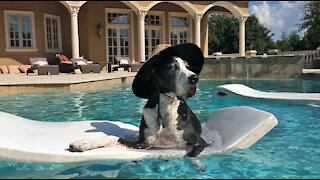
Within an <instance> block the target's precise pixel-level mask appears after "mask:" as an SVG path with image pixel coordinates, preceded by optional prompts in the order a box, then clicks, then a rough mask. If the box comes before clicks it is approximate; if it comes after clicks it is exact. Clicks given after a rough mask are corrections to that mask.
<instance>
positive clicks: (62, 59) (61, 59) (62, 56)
mask: <svg viewBox="0 0 320 180" xmlns="http://www.w3.org/2000/svg"><path fill="white" fill-rule="evenodd" d="M58 57H59V59H60V61H61V62H71V60H70V59H68V58H67V57H66V56H65V55H60V56H58Z"/></svg>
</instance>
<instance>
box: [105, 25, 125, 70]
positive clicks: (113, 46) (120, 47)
mask: <svg viewBox="0 0 320 180" xmlns="http://www.w3.org/2000/svg"><path fill="white" fill-rule="evenodd" d="M107 47H108V61H109V62H110V63H112V64H117V62H116V59H115V57H117V56H121V57H128V56H129V30H128V29H127V28H126V29H122V28H108V46H107Z"/></svg>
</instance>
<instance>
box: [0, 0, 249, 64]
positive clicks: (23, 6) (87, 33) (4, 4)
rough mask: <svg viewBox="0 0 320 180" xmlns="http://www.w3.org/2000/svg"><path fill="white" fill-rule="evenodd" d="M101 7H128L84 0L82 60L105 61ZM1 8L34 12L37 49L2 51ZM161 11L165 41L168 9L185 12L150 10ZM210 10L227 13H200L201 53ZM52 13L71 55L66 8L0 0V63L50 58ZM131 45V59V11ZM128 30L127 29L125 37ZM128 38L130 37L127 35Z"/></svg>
mask: <svg viewBox="0 0 320 180" xmlns="http://www.w3.org/2000/svg"><path fill="white" fill-rule="evenodd" d="M151 2H152V1H139V2H137V3H138V4H139V5H140V6H148V5H149V4H150V3H151ZM190 2H191V3H192V4H193V5H194V6H195V7H196V8H198V9H199V10H203V9H204V8H205V7H206V6H207V5H208V4H211V3H213V2H215V1H190ZM232 3H234V4H236V5H238V6H239V7H240V9H242V10H243V11H244V12H248V1H242V2H234V1H232ZM105 8H124V9H130V7H128V6H127V5H126V4H124V3H122V2H120V1H88V2H86V3H85V4H84V5H83V6H82V7H81V8H80V11H79V14H78V18H79V21H78V23H79V43H80V55H84V56H85V58H86V59H89V60H91V61H94V62H105V61H106V31H105V30H106V29H107V28H106V24H105ZM4 10H24V11H33V12H34V13H35V14H34V15H35V29H36V48H37V49H38V51H37V52H6V51H5V50H4V49H5V29H4V18H3V17H4V13H3V11H4ZM150 10H151V11H152V10H155V11H163V12H164V16H165V19H164V22H163V23H165V32H164V33H163V34H165V42H163V43H166V44H168V43H169V26H168V24H169V16H168V13H169V12H186V10H185V9H184V8H182V7H180V6H179V5H176V4H174V3H169V2H161V3H159V4H157V5H155V6H154V7H152V8H151V9H150ZM213 11H221V12H229V11H228V10H226V9H224V8H222V7H217V6H215V7H212V8H210V9H209V10H208V11H207V12H206V14H205V15H204V17H203V19H202V21H201V36H200V37H201V48H202V50H203V51H204V55H205V56H206V55H207V54H208V24H207V21H208V20H207V15H208V14H209V13H210V12H213ZM44 13H48V14H53V15H56V16H60V19H61V34H62V48H63V54H65V55H66V56H67V57H71V55H72V54H71V20H70V19H71V18H70V14H69V12H68V10H67V8H66V7H64V6H63V5H62V4H61V3H60V2H58V1H25V2H24V1H22V2H19V1H13V2H10V1H0V65H1V64H6V65H9V64H29V60H28V57H39V56H41V57H47V58H48V60H49V61H53V60H54V55H55V53H46V52H45V39H44V38H45V34H44V20H43V14H44ZM132 14H133V22H131V24H132V25H133V29H130V31H132V30H133V34H134V37H133V45H134V48H132V47H131V43H130V42H129V45H130V48H129V52H130V54H132V51H133V50H134V51H135V52H134V58H133V59H134V60H138V48H137V47H138V30H137V27H138V24H137V15H136V14H135V13H134V12H133V13H132ZM99 23H100V24H101V26H102V28H103V29H104V33H103V36H102V37H101V39H100V38H99V37H98V36H97V27H96V26H97V25H98V24H99ZM191 27H192V42H193V41H194V37H195V36H194V33H195V31H194V20H193V19H192V24H191ZM130 36H131V33H130V32H129V37H130ZM130 40H132V38H130Z"/></svg>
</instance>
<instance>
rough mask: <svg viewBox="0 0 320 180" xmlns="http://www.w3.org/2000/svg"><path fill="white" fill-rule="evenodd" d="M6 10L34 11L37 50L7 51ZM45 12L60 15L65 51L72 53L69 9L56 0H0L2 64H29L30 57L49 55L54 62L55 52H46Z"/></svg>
mask: <svg viewBox="0 0 320 180" xmlns="http://www.w3.org/2000/svg"><path fill="white" fill-rule="evenodd" d="M4 10H18V11H33V12H34V21H35V34H36V48H37V49H38V51H37V52H6V51H5V50H4V49H5V48H6V40H5V28H4V27H5V25H4ZM44 13H48V14H52V15H56V16H60V19H61V36H62V48H63V53H64V54H66V55H71V46H70V41H71V39H70V15H69V13H68V11H67V9H66V8H65V7H64V6H63V5H62V4H61V3H60V2H54V1H46V2H41V1H21V2H20V1H12V2H10V1H0V39H1V40H0V64H2V65H9V64H29V59H28V58H29V57H47V58H48V61H49V63H53V62H54V60H55V59H54V55H55V53H46V52H45V34H44V15H43V14H44Z"/></svg>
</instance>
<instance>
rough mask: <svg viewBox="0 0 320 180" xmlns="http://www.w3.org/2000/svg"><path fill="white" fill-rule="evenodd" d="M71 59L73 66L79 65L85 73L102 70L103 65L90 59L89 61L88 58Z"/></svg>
mask: <svg viewBox="0 0 320 180" xmlns="http://www.w3.org/2000/svg"><path fill="white" fill-rule="evenodd" d="M71 61H72V64H73V66H75V67H79V68H80V71H81V72H82V73H83V74H86V73H90V72H92V73H100V71H101V66H100V65H99V64H93V63H90V61H87V60H86V59H76V58H71Z"/></svg>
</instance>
